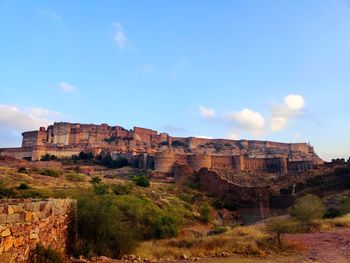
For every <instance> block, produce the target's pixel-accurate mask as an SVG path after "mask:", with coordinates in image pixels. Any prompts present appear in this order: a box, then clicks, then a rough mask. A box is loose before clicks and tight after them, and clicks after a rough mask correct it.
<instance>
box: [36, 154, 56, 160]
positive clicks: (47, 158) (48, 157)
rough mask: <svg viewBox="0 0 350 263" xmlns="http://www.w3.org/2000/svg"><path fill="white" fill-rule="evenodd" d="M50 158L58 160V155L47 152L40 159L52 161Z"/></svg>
mask: <svg viewBox="0 0 350 263" xmlns="http://www.w3.org/2000/svg"><path fill="white" fill-rule="evenodd" d="M50 160H57V156H56V155H54V154H52V155H50V154H48V153H47V154H45V155H43V156H42V157H41V159H40V161H50Z"/></svg>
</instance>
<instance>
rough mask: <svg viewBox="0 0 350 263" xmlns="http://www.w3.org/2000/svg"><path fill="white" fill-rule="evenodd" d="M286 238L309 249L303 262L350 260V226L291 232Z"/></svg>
mask: <svg viewBox="0 0 350 263" xmlns="http://www.w3.org/2000/svg"><path fill="white" fill-rule="evenodd" d="M286 238H287V239H288V240H290V241H293V242H297V243H300V244H301V245H304V246H305V247H306V248H308V249H309V250H308V252H307V254H306V256H305V261H304V262H320V263H321V262H322V263H344V262H350V228H336V229H333V230H332V231H328V232H319V233H306V234H293V235H288V236H287V237H286ZM299 262H300V261H299Z"/></svg>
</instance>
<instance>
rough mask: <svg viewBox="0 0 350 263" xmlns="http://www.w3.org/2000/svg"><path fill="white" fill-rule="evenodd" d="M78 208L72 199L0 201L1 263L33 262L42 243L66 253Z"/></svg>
mask: <svg viewBox="0 0 350 263" xmlns="http://www.w3.org/2000/svg"><path fill="white" fill-rule="evenodd" d="M74 208H75V201H73V200H70V199H46V200H35V199H10V200H0V261H1V262H4V263H5V262H29V257H30V255H31V253H32V252H33V250H34V249H35V246H36V245H37V244H38V243H40V244H42V245H43V246H46V247H48V246H50V247H52V248H53V249H55V250H57V251H59V252H60V253H62V254H63V255H64V254H66V252H67V243H68V241H69V237H70V236H69V234H73V233H69V232H68V229H69V227H70V222H71V221H70V219H71V218H72V216H73V215H74Z"/></svg>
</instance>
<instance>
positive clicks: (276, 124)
mask: <svg viewBox="0 0 350 263" xmlns="http://www.w3.org/2000/svg"><path fill="white" fill-rule="evenodd" d="M304 106H305V102H304V98H303V96H301V95H296V94H289V95H287V96H286V97H285V98H284V102H283V103H282V104H278V105H274V106H273V107H272V108H271V117H270V121H269V122H270V129H271V131H273V132H277V131H281V130H283V129H285V128H286V127H287V125H288V123H289V121H290V120H291V119H292V118H295V117H297V116H300V115H302V114H303V110H304Z"/></svg>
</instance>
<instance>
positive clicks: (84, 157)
mask: <svg viewBox="0 0 350 263" xmlns="http://www.w3.org/2000/svg"><path fill="white" fill-rule="evenodd" d="M93 158H94V155H93V154H92V152H87V153H85V152H80V153H79V155H78V160H92V159H93Z"/></svg>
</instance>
